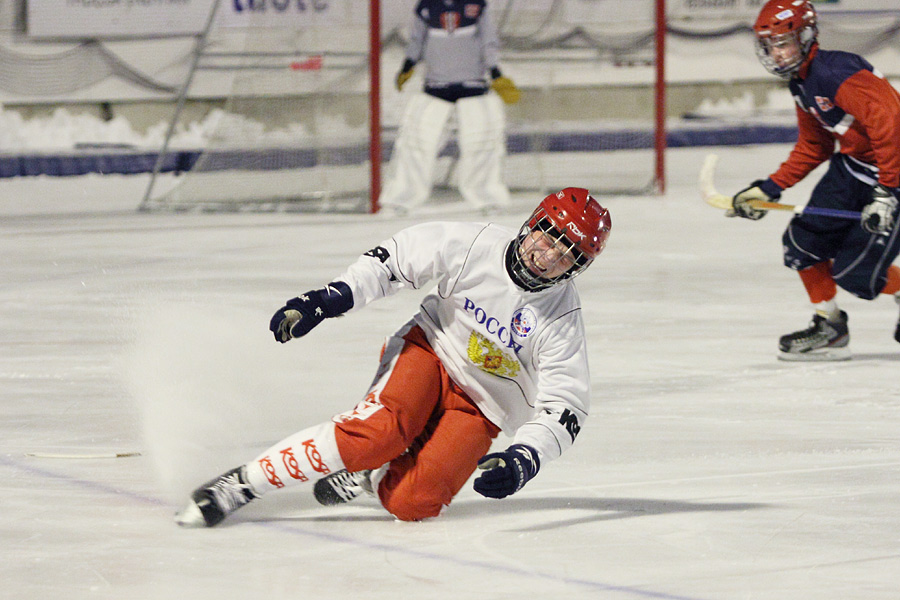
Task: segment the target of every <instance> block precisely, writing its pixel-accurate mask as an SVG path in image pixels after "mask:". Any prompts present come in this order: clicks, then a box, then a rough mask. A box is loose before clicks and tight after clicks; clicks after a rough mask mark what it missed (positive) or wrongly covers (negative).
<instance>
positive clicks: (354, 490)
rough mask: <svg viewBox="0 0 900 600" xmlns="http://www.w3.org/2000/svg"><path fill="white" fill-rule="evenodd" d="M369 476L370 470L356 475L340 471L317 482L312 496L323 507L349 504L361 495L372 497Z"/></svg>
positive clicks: (373, 493) (343, 470)
mask: <svg viewBox="0 0 900 600" xmlns="http://www.w3.org/2000/svg"><path fill="white" fill-rule="evenodd" d="M371 475H372V471H371V469H370V470H367V471H357V472H356V473H351V472H349V471H347V470H346V469H341V470H340V471H337V472H336V473H332V474H331V475H329V476H328V477H325V478H324V479H320V480H318V481H317V482H316V485H315V487H314V488H313V494H315V496H316V500H318V501H319V504H323V505H325V506H334V505H335V504H343V503H345V502H350V501H351V500H353V499H354V498H358V497H359V496H361V495H363V494H368V495H370V496H374V495H375V492H374V491H373V489H372V480H371V478H370V477H371Z"/></svg>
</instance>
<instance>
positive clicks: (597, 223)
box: [510, 187, 612, 291]
mask: <svg viewBox="0 0 900 600" xmlns="http://www.w3.org/2000/svg"><path fill="white" fill-rule="evenodd" d="M611 230H612V219H611V218H610V216H609V211H608V210H607V209H605V208H603V207H602V206H600V203H599V202H597V201H596V200H594V198H593V197H591V195H590V192H588V191H587V190H586V189H584V188H574V187H570V188H565V189H564V190H561V191H559V192H556V193H555V194H550V195H549V196H547V197H546V198H544V199H543V200H542V201H541V203H540V204H538V206H537V208H536V209H535V210H534V212H533V213H531V216H530V217H528V220H526V221H525V223H524V224H523V225H522V227H521V229H520V230H519V235H518V236H517V242H518V243H517V244H516V246H517V247H516V250H515V252H511V253H510V270H511V271H512V272H513V274H514V278H515V279H516V280H517V282H518V283H520V284H521V285H522V286H523V287H525V288H526V289H529V290H531V291H538V290H542V289H545V288H548V287H550V286H551V285H553V284H554V283H557V282H558V281H561V280H563V279H568V278H570V277H575V276H576V275H578V274H580V273H581V272H583V271H584V270H585V269H587V268H588V266H589V265H590V264H591V262H593V260H594V259H595V258H596V257H597V256H598V255H599V254H600V253H601V252H603V249H604V248H605V247H606V242H607V240H609V234H610V231H611ZM536 232H539V233H542V234H545V236H546V239H550V240H553V241H554V242H555V243H554V246H555V249H556V252H554V253H553V254H554V255H556V256H558V260H559V261H560V262H561V264H567V265H571V266H569V267H568V268H567V270H566V271H565V272H562V273H559V274H556V275H552V276H549V277H548V276H547V275H546V274H543V273H537V272H535V269H534V266H533V264H532V263H533V261H532V258H531V257H530V256H529V255H530V254H532V253H534V252H536V250H535V249H534V245H533V240H534V239H535V236H534V234H535V233H536ZM539 262H540V264H541V266H543V267H545V268H546V271H547V272H551V273H552V272H555V271H556V270H559V269H554V268H553V265H551V264H548V263H547V262H546V261H545V260H544V259H540V260H539ZM529 264H532V266H531V267H529Z"/></svg>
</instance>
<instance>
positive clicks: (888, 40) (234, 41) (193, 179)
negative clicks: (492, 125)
mask: <svg viewBox="0 0 900 600" xmlns="http://www.w3.org/2000/svg"><path fill="white" fill-rule="evenodd" d="M230 4H231V3H228V2H222V6H226V5H230ZM289 4H290V3H284V2H281V3H278V6H282V5H283V6H288V5H289ZM414 4H415V2H414V1H413V0H406V1H405V2H396V3H386V2H383V5H384V6H383V9H382V36H381V53H380V58H381V62H382V71H383V72H382V77H381V114H382V126H383V127H382V130H381V134H382V142H381V143H382V156H383V157H384V163H385V165H387V162H388V160H389V158H390V156H391V150H392V145H393V141H394V139H395V137H396V133H397V128H398V125H399V122H400V118H401V115H402V109H403V106H404V105H405V104H406V102H407V101H408V99H409V93H410V90H417V89H420V88H421V74H420V73H418V74H417V75H416V77H415V78H414V79H413V80H412V81H411V82H410V84H409V85H408V86H407V89H406V91H405V92H404V93H403V94H401V93H398V92H397V91H396V90H395V89H394V87H393V77H394V75H395V73H396V70H397V68H398V67H399V65H400V63H401V62H402V59H403V49H404V47H405V45H406V41H407V39H406V29H407V23H408V21H409V18H410V16H411V14H412V8H413V6H414ZM725 4H727V3H715V2H708V3H703V2H699V3H682V2H668V6H667V8H668V17H667V26H666V29H667V34H668V36H669V38H670V39H673V40H678V41H684V42H687V43H689V42H691V41H696V42H697V44H698V51H699V52H702V47H701V46H702V45H703V44H704V40H709V39H710V38H715V39H718V40H723V39H731V38H746V39H749V37H750V35H751V33H750V23H752V21H753V18H754V17H755V13H756V11H757V10H758V6H757V4H758V3H752V2H747V3H741V2H739V3H737V5H739V6H740V7H741V8H740V9H733V10H731V12H729V9H727V8H725V9H723V8H722V7H723V6H725ZM744 4H746V5H747V6H744ZM290 5H291V6H293V4H290ZM305 5H306V6H310V7H326V8H325V9H323V10H318V9H315V10H311V11H310V12H309V13H307V14H305V15H304V18H303V19H301V20H296V19H295V20H293V21H292V20H289V19H288V20H284V21H283V22H282V23H281V24H279V25H278V26H274V27H273V26H272V22H273V21H272V19H271V16H272V14H271V10H272V9H271V7H274V6H276V3H274V2H273V3H271V4H267V3H265V2H259V3H256V4H255V6H257V7H265V6H269V8H270V12H269V13H266V12H265V10H262V9H260V19H259V22H258V23H254V22H253V17H251V20H250V25H249V26H247V27H244V28H241V29H236V28H234V27H233V26H232V27H228V26H225V25H223V24H222V23H219V22H216V23H215V25H214V27H213V29H212V30H211V31H210V33H209V36H208V37H207V38H206V39H205V44H204V45H203V46H202V52H201V53H200V54H199V56H198V57H197V58H198V60H197V62H196V69H195V70H194V71H193V72H192V73H191V77H192V78H193V79H194V85H192V86H190V87H189V88H188V89H187V97H186V100H190V99H191V98H198V97H200V98H203V97H209V96H210V95H211V92H210V90H214V92H213V93H214V95H215V96H216V97H218V98H222V97H224V98H225V101H224V104H222V106H221V109H217V110H215V111H214V112H212V113H210V114H209V115H208V116H207V118H206V119H205V122H204V128H203V131H204V134H205V138H204V142H203V145H202V147H201V148H197V147H196V146H194V147H191V148H179V147H178V145H177V139H178V129H177V128H173V131H172V133H173V136H172V137H171V138H170V139H169V140H168V142H167V149H168V150H169V151H176V150H190V151H191V156H197V159H196V161H195V162H194V163H193V164H192V165H187V166H190V167H191V168H190V171H189V172H188V173H187V174H185V175H182V176H181V177H179V184H178V185H177V186H176V187H175V188H174V189H172V190H170V191H167V192H162V191H159V190H153V189H151V190H150V193H149V194H148V197H147V202H146V203H145V208H152V207H165V208H174V209H190V208H195V207H216V208H228V209H235V210H241V209H246V208H260V207H267V208H268V207H272V208H275V207H278V208H283V207H284V206H293V207H296V208H298V209H302V210H307V209H315V210H344V209H346V210H364V209H365V208H366V206H367V201H368V197H369V193H370V190H369V187H370V185H371V184H370V162H369V150H370V135H369V125H370V121H369V119H370V109H371V104H370V101H369V49H368V37H369V32H368V25H369V18H368V1H367V0H331V1H329V2H327V3H325V2H320V3H306V4H305ZM751 5H752V6H751ZM7 6H8V5H7ZM691 6H700V7H701V8H700V9H696V10H692V9H691V8H690V7H691ZM704 6H705V7H707V8H703V7H704ZM490 7H491V10H492V15H493V17H494V21H495V23H496V25H497V27H498V30H499V33H500V37H501V44H502V53H501V63H502V65H503V67H504V71H505V72H506V73H507V74H511V75H513V77H514V79H515V81H516V83H517V84H518V85H519V86H520V87H521V88H522V89H523V90H524V92H525V94H524V99H523V101H522V102H521V103H520V104H518V105H515V106H510V107H507V108H506V117H507V150H508V153H507V154H508V155H507V159H506V163H505V172H504V176H505V179H506V182H507V184H508V185H509V186H510V188H511V189H513V190H519V189H537V190H548V189H554V188H558V187H560V186H566V185H578V186H584V187H588V188H590V189H591V190H592V191H594V193H604V192H612V193H619V192H629V193H633V192H640V191H649V190H653V189H654V162H655V160H656V156H655V153H654V148H653V142H654V135H655V134H656V133H657V132H656V129H655V122H654V108H655V99H654V95H653V84H654V77H655V72H654V64H653V63H654V56H655V43H656V42H655V35H654V34H655V32H656V28H655V14H654V11H655V2H654V1H653V0H632V1H630V2H621V1H620V0H493V1H492V2H490ZM823 8H824V7H823ZM219 10H222V7H220V8H219ZM820 14H821V15H822V19H821V20H820V21H821V25H820V28H821V32H822V33H821V38H822V40H823V43H827V44H829V45H831V46H833V47H840V48H842V49H847V50H850V51H854V52H860V53H863V54H865V53H868V52H874V51H876V50H879V49H882V48H885V47H888V46H897V45H898V43H900V12H898V11H884V10H882V11H874V13H873V11H868V12H867V13H866V14H861V15H852V14H851V15H849V16H848V15H841V16H838V15H833V16H832V15H828V14H825V13H824V11H822V12H821V13H820ZM17 27H19V26H18V25H17ZM22 33H23V31H21V30H18V31H16V32H15V34H14V35H13V37H9V36H8V35H7V36H6V37H4V39H3V43H0V90H2V91H4V92H7V93H9V94H13V95H16V94H19V95H22V96H28V97H32V98H33V97H40V96H59V95H64V94H71V93H73V92H75V91H79V90H83V89H86V88H89V87H90V86H93V85H96V84H97V83H98V82H102V81H104V80H107V79H119V80H124V81H128V82H129V84H130V85H133V86H136V87H138V88H142V89H146V90H148V91H149V90H152V91H153V92H156V93H158V92H160V91H163V92H167V93H172V94H173V96H172V97H173V99H174V98H175V91H176V89H177V88H178V85H179V82H178V78H173V77H171V75H172V74H173V73H175V72H176V71H177V74H178V75H180V74H181V73H182V72H183V71H184V70H186V68H187V65H188V64H189V63H190V59H191V58H192V57H190V56H187V57H183V58H182V59H181V60H180V61H179V60H172V59H169V60H170V61H171V63H172V64H176V63H177V64H179V65H181V68H182V71H178V70H177V69H176V70H173V71H166V73H167V75H169V76H168V77H166V78H165V79H167V80H168V81H167V82H163V81H161V79H162V78H160V77H159V75H158V73H160V72H163V71H164V69H162V68H161V69H158V70H149V71H145V70H144V69H138V68H134V67H133V66H131V65H129V64H127V62H126V61H123V60H122V59H121V58H120V54H119V53H117V52H113V51H111V50H110V49H109V44H106V43H104V42H99V41H90V42H84V43H79V44H72V45H71V46H70V47H68V48H66V49H64V50H59V51H50V50H48V49H47V48H46V47H41V48H40V49H39V50H36V49H35V48H32V47H30V46H29V45H28V44H27V43H24V42H23V38H22ZM13 42H14V43H13ZM157 42H158V40H157ZM116 43H117V44H119V47H121V44H123V43H125V42H123V41H122V40H118V41H117V42H116ZM135 43H146V41H145V42H138V41H136V42H135ZM60 46H61V45H60V44H57V45H56V46H55V47H56V48H58V47H60ZM749 60H754V59H753V57H752V56H751V57H750V58H749ZM764 77H765V74H764V73H763V72H762V71H761V70H760V79H762V78H764ZM198 90H203V92H200V91H198ZM454 127H455V124H454V123H453V122H452V121H451V123H450V124H449V126H448V128H447V130H446V131H445V138H444V143H443V144H442V150H441V154H440V158H439V161H438V166H437V172H436V177H435V184H436V185H437V186H439V187H440V186H452V185H453V184H454V183H455V181H454V178H455V176H456V173H455V164H456V155H457V147H456V141H455V129H454ZM192 140H194V142H195V138H192ZM169 144H171V146H169ZM385 173H387V171H386V169H385Z"/></svg>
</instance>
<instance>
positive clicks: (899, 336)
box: [894, 294, 900, 342]
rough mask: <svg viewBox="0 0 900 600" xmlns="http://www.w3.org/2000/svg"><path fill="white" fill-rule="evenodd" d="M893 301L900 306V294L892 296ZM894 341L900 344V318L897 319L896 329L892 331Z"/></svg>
mask: <svg viewBox="0 0 900 600" xmlns="http://www.w3.org/2000/svg"><path fill="white" fill-rule="evenodd" d="M894 300H896V301H897V304H898V305H900V294H897V295H894ZM894 339H895V340H897V341H898V342H900V318H898V319H897V329H895V330H894Z"/></svg>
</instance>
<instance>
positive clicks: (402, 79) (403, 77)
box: [397, 69, 414, 90]
mask: <svg viewBox="0 0 900 600" xmlns="http://www.w3.org/2000/svg"><path fill="white" fill-rule="evenodd" d="M413 71H414V69H409V70H408V71H400V72H399V73H397V89H398V90H403V84H404V83H406V82H407V81H409V78H410V77H412V76H413Z"/></svg>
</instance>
